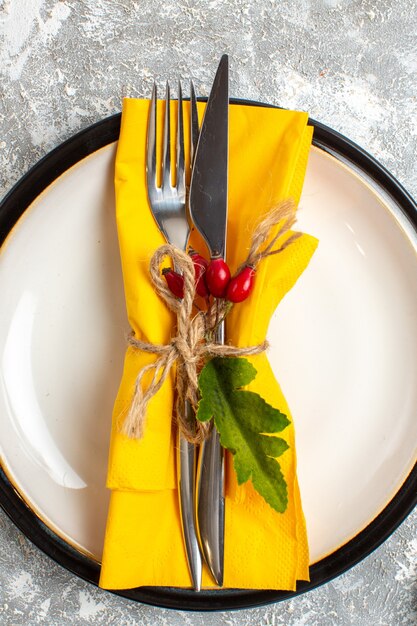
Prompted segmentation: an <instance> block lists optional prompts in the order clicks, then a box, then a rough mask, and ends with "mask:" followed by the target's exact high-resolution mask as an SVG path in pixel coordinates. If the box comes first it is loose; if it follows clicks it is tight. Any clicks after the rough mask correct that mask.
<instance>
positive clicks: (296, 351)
mask: <svg viewBox="0 0 417 626" xmlns="http://www.w3.org/2000/svg"><path fill="white" fill-rule="evenodd" d="M114 156H115V143H109V144H108V145H105V146H104V147H103V148H101V149H99V150H97V151H94V152H93V153H92V154H90V155H89V156H86V157H85V158H83V159H81V160H79V162H77V164H76V165H74V166H73V167H71V168H68V169H66V171H65V172H64V173H63V174H62V175H61V176H60V177H59V178H57V179H56V180H55V181H54V182H53V183H52V184H50V185H49V186H48V187H47V188H46V189H45V190H44V191H43V192H42V193H40V194H39V195H38V196H37V197H36V199H35V200H34V201H33V202H32V203H30V206H29V207H28V208H27V210H25V212H24V213H23V215H22V216H21V217H20V219H19V221H18V222H17V224H16V225H15V226H14V227H13V229H12V230H11V232H10V233H9V235H8V236H7V238H6V240H5V243H4V244H3V246H2V248H1V254H0V293H1V301H2V305H1V308H0V358H1V360H0V376H1V389H0V417H1V421H0V452H1V464H2V467H3V470H4V472H5V474H6V477H7V478H5V480H6V482H7V480H9V481H10V482H11V483H12V484H13V485H14V486H15V488H16V489H17V491H18V493H19V494H20V495H21V497H22V498H23V500H24V501H25V502H26V503H27V505H28V506H29V509H30V510H31V511H33V512H34V513H35V514H36V517H37V518H40V519H41V520H43V522H44V524H45V526H46V528H47V529H51V530H52V531H53V532H54V533H55V534H56V535H57V536H58V537H60V538H61V540H63V542H64V543H65V544H68V545H70V546H72V547H74V548H75V549H76V551H78V552H80V553H83V554H86V555H88V557H89V558H90V559H92V560H95V561H100V558H101V550H102V544H103V537H104V529H105V522H106V511H107V504H108V497H109V493H108V492H107V490H106V488H105V479H106V465H107V453H108V441H109V432H110V420H111V412H112V404H113V401H114V398H115V394H116V391H117V387H118V384H119V380H120V377H121V371H122V361H123V356H124V351H125V340H124V337H125V333H126V331H127V330H128V324H127V320H126V315H125V308H124V295H123V286H122V276H121V269H120V261H119V251H118V245H117V235H116V227H115V217H114V196H113V165H114ZM300 207H301V208H300V211H299V222H298V226H299V228H300V229H302V230H304V231H305V232H308V233H311V234H313V235H315V236H316V237H318V239H319V240H320V243H319V247H318V249H317V251H316V253H315V255H314V257H313V259H312V261H311V263H310V265H309V267H308V268H307V270H306V271H305V272H304V274H303V275H302V277H301V278H300V280H299V281H298V282H297V284H296V286H295V287H294V288H293V290H292V291H291V292H290V293H289V294H288V295H287V296H286V297H285V299H284V301H283V302H282V303H281V304H280V306H279V307H278V309H277V311H276V313H275V314H274V316H273V319H272V322H271V326H270V331H269V339H270V342H271V348H270V352H269V354H270V358H271V362H272V365H273V368H274V371H275V373H276V376H277V378H278V380H279V381H280V382H281V385H282V387H283V391H284V393H285V395H286V397H287V400H288V402H289V405H290V407H291V410H292V413H293V417H294V421H295V426H296V436H297V454H298V468H299V480H300V487H301V492H302V501H303V506H304V512H305V515H306V520H307V527H308V536H309V542H310V549H311V562H312V563H315V562H317V561H320V560H321V559H323V558H324V557H325V556H326V555H329V554H332V553H335V552H336V551H337V550H338V548H340V547H341V546H343V545H344V544H347V543H348V542H349V541H350V540H351V539H352V538H353V537H355V536H357V535H358V533H360V532H361V531H362V530H363V529H365V528H367V527H369V525H370V523H371V522H372V520H374V519H375V518H376V517H377V516H379V515H380V514H381V512H382V511H383V509H384V508H385V507H386V506H387V505H388V504H389V503H390V502H391V501H392V499H393V498H394V496H395V495H396V494H398V492H399V491H400V490H401V487H402V485H403V484H404V482H405V481H406V479H407V477H408V476H409V474H410V472H411V471H412V469H413V466H414V465H415V463H416V458H417V445H416V442H417V419H416V406H417V385H416V380H417V237H416V228H415V225H413V223H412V221H411V220H410V219H409V218H408V217H407V216H406V214H405V212H404V211H403V210H402V209H401V206H400V205H399V204H398V203H397V202H395V200H394V199H393V197H392V196H390V195H389V194H388V193H387V192H386V190H385V189H384V188H383V187H382V186H379V185H378V184H377V183H376V182H375V180H371V179H370V177H369V176H368V175H367V174H366V173H365V171H364V169H363V168H360V167H355V166H354V165H353V164H352V163H348V162H346V163H344V162H343V159H342V158H341V156H340V154H336V153H335V155H334V156H333V155H332V154H329V152H328V151H325V150H323V149H322V148H318V147H313V148H312V150H311V155H310V160H309V164H308V171H307V176H306V180H305V185H304V191H303V196H302V200H301V203H300ZM0 217H1V214H0ZM3 506H5V508H6V510H7V508H8V505H7V503H6V504H5V503H4V502H3ZM9 508H10V507H9ZM405 512H406V511H405ZM405 512H403V513H404V514H405ZM9 513H11V511H10V510H9ZM403 513H402V512H401V511H400V512H398V514H397V517H396V521H395V524H394V523H392V528H391V529H389V530H392V529H393V528H394V526H395V525H396V524H397V523H398V522H399V521H400V520H401V516H403ZM12 517H13V514H12ZM26 532H27V534H29V535H30V532H28V531H27V530H26ZM41 532H43V531H41ZM37 543H38V544H42V542H41V541H39V540H38V541H37ZM41 547H43V546H42V545H41ZM365 552H366V548H365V550H364V553H365ZM354 560H355V559H352V563H353V562H354ZM356 560H357V559H356ZM63 564H64V565H67V566H68V564H67V563H65V562H63ZM81 575H82V574H81ZM246 605H247V604H246Z"/></svg>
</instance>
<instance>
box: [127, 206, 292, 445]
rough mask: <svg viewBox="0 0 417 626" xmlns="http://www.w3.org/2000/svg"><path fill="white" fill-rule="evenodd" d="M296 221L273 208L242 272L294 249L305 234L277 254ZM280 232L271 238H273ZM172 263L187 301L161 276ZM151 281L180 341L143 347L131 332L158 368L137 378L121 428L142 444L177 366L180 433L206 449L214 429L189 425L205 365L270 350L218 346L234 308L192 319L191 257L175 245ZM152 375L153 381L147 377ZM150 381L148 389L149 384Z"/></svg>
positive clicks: (215, 307) (162, 255) (222, 303)
mask: <svg viewBox="0 0 417 626" xmlns="http://www.w3.org/2000/svg"><path fill="white" fill-rule="evenodd" d="M295 221H296V206H295V204H294V202H293V201H292V200H287V201H284V202H282V203H281V204H279V205H277V206H276V207H274V208H273V209H272V210H271V211H269V213H267V214H266V216H265V217H264V218H263V219H262V220H261V221H260V223H259V224H258V225H257V226H256V228H255V229H254V232H253V235H252V241H251V246H250V249H249V252H248V255H247V258H246V261H245V262H244V263H243V264H242V265H241V266H240V268H239V269H238V270H237V272H239V271H240V270H241V269H242V268H243V267H245V266H247V265H250V266H251V267H253V268H256V266H257V265H258V264H259V262H260V261H261V260H262V259H264V258H266V257H268V256H270V255H273V254H278V253H279V252H282V251H283V250H285V248H287V247H288V246H289V245H290V244H292V243H293V242H294V241H295V240H296V239H298V237H300V236H301V233H298V232H294V233H292V234H291V235H290V236H289V237H287V238H286V239H285V240H284V241H283V243H282V244H281V245H280V246H279V247H278V248H275V249H274V246H275V244H276V243H277V241H278V239H279V238H281V237H283V235H285V234H287V233H288V232H289V230H290V229H291V227H292V226H293V225H294V223H295ZM276 227H277V230H276V232H275V233H274V235H273V236H272V238H271V233H272V232H273V231H274V229H275V228H276ZM167 258H168V259H170V261H171V264H172V266H173V267H175V269H176V271H178V272H179V273H180V274H182V276H183V278H184V297H183V298H182V299H179V298H177V297H175V296H174V295H173V294H172V293H171V291H170V289H169V287H168V285H167V283H166V281H165V279H164V278H163V277H162V275H161V271H160V268H161V264H162V262H163V261H164V260H165V259H167ZM149 271H150V276H151V280H152V283H153V285H154V287H155V290H156V292H157V293H158V294H159V296H160V297H161V298H162V300H164V302H165V304H166V305H167V306H168V308H169V309H170V310H171V311H173V313H175V314H176V317H177V327H176V335H175V336H174V337H173V338H172V339H171V341H170V342H169V343H168V344H166V345H161V344H153V343H150V342H147V341H142V340H141V339H138V338H137V337H135V336H134V333H133V332H131V333H130V335H129V336H128V339H127V340H128V343H129V345H130V346H131V347H132V348H134V349H135V350H140V351H142V352H147V353H150V354H155V355H157V359H156V360H155V361H154V362H153V363H149V364H148V365H145V366H144V367H143V368H142V369H141V370H140V372H139V373H138V375H137V377H136V380H135V385H134V392H133V397H132V401H131V404H130V406H129V409H128V412H127V415H126V417H125V419H124V422H123V424H122V427H121V432H122V433H124V434H125V435H127V436H128V437H130V438H134V439H140V438H141V437H142V436H143V432H144V423H145V417H146V409H147V406H148V403H149V401H150V400H151V398H152V397H153V396H154V395H155V394H156V393H158V391H159V390H160V389H161V387H162V385H163V384H164V382H165V381H166V379H167V377H168V376H169V375H170V373H171V370H172V368H173V367H174V365H175V366H176V402H175V417H176V421H177V425H178V428H179V430H180V432H181V434H182V436H183V437H185V439H187V441H189V442H191V443H201V442H202V441H204V439H206V437H207V436H208V434H209V432H210V429H211V425H210V423H207V422H204V423H202V422H199V421H198V420H196V419H190V411H189V410H188V409H187V405H190V407H191V408H192V409H193V410H194V411H196V410H197V406H198V401H199V391H198V375H199V372H200V370H201V369H202V367H203V365H204V362H205V361H206V360H207V359H208V358H210V357H216V356H217V357H232V356H235V357H239V356H250V355H255V354H260V353H262V352H264V351H265V350H266V349H267V347H268V343H267V341H263V342H262V343H260V344H258V345H255V346H249V347H245V348H238V347H236V346H231V345H220V344H217V343H214V342H213V338H214V335H215V330H216V328H217V326H218V324H219V323H220V322H221V321H222V320H223V319H224V318H225V316H226V315H227V313H228V310H229V306H230V303H228V302H227V301H226V300H222V299H215V300H214V302H213V303H212V304H211V305H210V306H209V308H208V310H207V311H206V312H203V311H200V310H199V311H198V313H197V314H195V315H193V304H194V298H195V271H194V264H193V261H192V259H191V257H190V256H189V255H188V254H186V253H185V252H184V251H182V250H180V249H179V248H176V247H175V246H173V245H171V244H165V245H163V246H161V247H160V248H158V249H157V250H156V251H155V253H154V254H153V256H152V258H151V262H150V266H149ZM148 373H149V374H152V375H151V377H150V380H149V381H148V376H147V374H148ZM145 377H146V379H147V382H146V384H145V381H144V379H145Z"/></svg>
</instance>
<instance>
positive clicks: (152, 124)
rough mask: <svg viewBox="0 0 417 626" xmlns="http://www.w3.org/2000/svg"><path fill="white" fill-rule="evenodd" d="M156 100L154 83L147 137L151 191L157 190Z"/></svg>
mask: <svg viewBox="0 0 417 626" xmlns="http://www.w3.org/2000/svg"><path fill="white" fill-rule="evenodd" d="M156 98H157V90H156V83H154V84H153V87H152V98H151V103H150V110H149V116H148V132H147V136H146V178H147V185H148V189H149V190H151V189H155V188H156Z"/></svg>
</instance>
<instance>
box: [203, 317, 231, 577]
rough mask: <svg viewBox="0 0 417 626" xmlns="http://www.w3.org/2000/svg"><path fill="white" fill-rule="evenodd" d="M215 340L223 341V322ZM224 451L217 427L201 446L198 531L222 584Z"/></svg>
mask: <svg viewBox="0 0 417 626" xmlns="http://www.w3.org/2000/svg"><path fill="white" fill-rule="evenodd" d="M216 343H221V344H223V343H224V323H222V324H220V325H219V328H218V330H217V333H216ZM224 521H225V507H224V450H223V448H222V446H221V445H220V437H219V433H218V432H217V430H216V428H215V427H214V426H213V429H212V431H211V433H210V435H209V437H208V438H207V439H206V440H205V441H204V443H203V444H202V446H201V448H200V455H199V460H198V468H197V530H198V536H199V540H200V547H201V551H202V553H203V555H204V559H205V561H206V563H207V566H208V568H209V570H210V572H211V574H212V576H213V578H214V580H215V581H216V583H217V585H218V586H219V587H222V586H223V571H224Z"/></svg>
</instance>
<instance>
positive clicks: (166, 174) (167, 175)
mask: <svg viewBox="0 0 417 626" xmlns="http://www.w3.org/2000/svg"><path fill="white" fill-rule="evenodd" d="M170 110H171V106H170V95H169V83H168V81H167V84H166V90H165V121H164V149H163V154H162V187H170V186H171V115H170Z"/></svg>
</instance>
